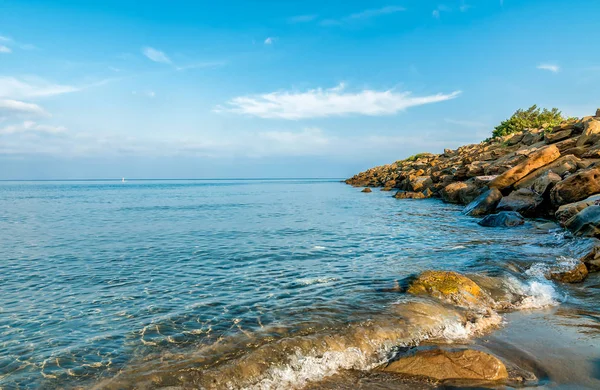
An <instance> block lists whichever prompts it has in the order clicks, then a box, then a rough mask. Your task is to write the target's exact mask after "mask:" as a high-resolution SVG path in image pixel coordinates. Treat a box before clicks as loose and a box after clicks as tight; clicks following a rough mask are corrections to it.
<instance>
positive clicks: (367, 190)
mask: <svg viewBox="0 0 600 390" xmlns="http://www.w3.org/2000/svg"><path fill="white" fill-rule="evenodd" d="M361 192H364V193H369V192H373V191H371V189H370V188H369V187H367V188H365V189H364V190H362V191H361Z"/></svg>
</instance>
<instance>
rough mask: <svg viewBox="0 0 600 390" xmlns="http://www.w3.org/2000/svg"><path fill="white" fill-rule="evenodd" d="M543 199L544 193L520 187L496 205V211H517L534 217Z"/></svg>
mask: <svg viewBox="0 0 600 390" xmlns="http://www.w3.org/2000/svg"><path fill="white" fill-rule="evenodd" d="M543 201H544V198H543V197H542V195H540V194H537V193H535V192H534V191H532V190H530V189H527V188H520V189H518V190H517V191H513V192H511V194H510V195H508V196H505V197H504V198H502V200H501V201H500V203H498V206H496V211H516V212H518V213H519V214H521V215H523V216H526V217H533V216H535V215H536V212H537V209H538V207H540V205H541V204H542V202H543Z"/></svg>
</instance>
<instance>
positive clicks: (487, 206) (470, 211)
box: [463, 188, 502, 217]
mask: <svg viewBox="0 0 600 390" xmlns="http://www.w3.org/2000/svg"><path fill="white" fill-rule="evenodd" d="M500 200H502V193H501V192H500V190H499V189H497V188H492V189H490V190H488V191H486V192H484V193H483V194H481V195H479V196H478V197H477V198H476V199H475V200H474V201H472V202H471V203H469V204H468V205H467V207H465V209H464V210H463V214H465V215H469V216H471V217H479V216H482V215H487V214H491V213H493V212H494V211H495V210H496V206H497V205H498V203H500Z"/></svg>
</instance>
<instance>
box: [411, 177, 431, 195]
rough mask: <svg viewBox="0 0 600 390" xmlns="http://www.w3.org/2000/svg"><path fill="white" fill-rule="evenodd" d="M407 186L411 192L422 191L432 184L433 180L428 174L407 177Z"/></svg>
mask: <svg viewBox="0 0 600 390" xmlns="http://www.w3.org/2000/svg"><path fill="white" fill-rule="evenodd" d="M408 182H409V187H410V190H411V191H412V192H420V191H424V190H426V189H427V188H430V187H432V186H433V181H431V177H429V176H414V177H409V178H408Z"/></svg>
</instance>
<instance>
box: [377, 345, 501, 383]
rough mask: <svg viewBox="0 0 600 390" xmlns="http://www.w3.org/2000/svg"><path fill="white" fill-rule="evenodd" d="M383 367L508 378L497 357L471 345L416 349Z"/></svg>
mask: <svg viewBox="0 0 600 390" xmlns="http://www.w3.org/2000/svg"><path fill="white" fill-rule="evenodd" d="M383 371H389V372H395V373H399V374H404V375H413V376H420V377H428V378H433V379H437V380H448V379H472V380H486V381H497V380H502V379H507V378H508V371H507V370H506V366H505V365H504V363H502V361H500V359H498V358H497V357H495V356H493V355H490V354H488V353H485V352H481V351H477V350H473V349H463V350H446V349H433V350H428V351H418V352H417V353H415V354H413V355H411V356H407V357H403V358H400V359H398V360H396V361H394V362H391V363H389V364H388V365H387V366H386V367H384V368H383Z"/></svg>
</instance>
